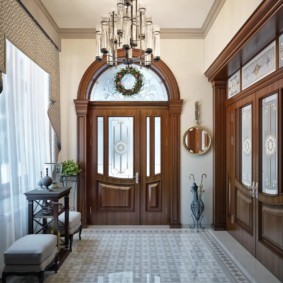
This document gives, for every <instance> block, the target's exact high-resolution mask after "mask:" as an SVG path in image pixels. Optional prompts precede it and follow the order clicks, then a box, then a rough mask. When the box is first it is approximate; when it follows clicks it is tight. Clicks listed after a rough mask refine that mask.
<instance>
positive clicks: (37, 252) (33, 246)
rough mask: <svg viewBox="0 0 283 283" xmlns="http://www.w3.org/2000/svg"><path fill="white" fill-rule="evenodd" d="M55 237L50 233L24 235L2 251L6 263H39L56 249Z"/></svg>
mask: <svg viewBox="0 0 283 283" xmlns="http://www.w3.org/2000/svg"><path fill="white" fill-rule="evenodd" d="M56 245H57V237H56V236H55V235H51V234H31V235H26V236H24V237H22V238H20V239H19V240H17V241H16V242H14V243H13V244H12V245H11V246H10V247H9V248H8V250H7V251H6V252H5V253H4V262H5V264H6V265H10V264H12V265H41V263H43V262H44V261H45V260H46V259H48V258H49V257H50V256H51V257H53V254H54V250H56Z"/></svg>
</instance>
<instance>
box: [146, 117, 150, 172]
mask: <svg viewBox="0 0 283 283" xmlns="http://www.w3.org/2000/svg"><path fill="white" fill-rule="evenodd" d="M146 176H147V177H149V176H150V117H146Z"/></svg>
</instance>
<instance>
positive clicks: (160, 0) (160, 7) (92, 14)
mask: <svg viewBox="0 0 283 283" xmlns="http://www.w3.org/2000/svg"><path fill="white" fill-rule="evenodd" d="M41 2H42V3H43V4H44V6H45V8H46V9H47V11H48V12H49V14H50V15H51V17H52V18H53V19H54V21H55V22H56V24H57V26H58V27H59V28H60V29H65V28H70V29H75V28H95V26H96V24H98V23H99V22H100V19H101V16H103V15H108V13H109V12H110V11H111V10H113V9H114V10H116V3H117V0H41ZM214 2H218V1H217V0H175V1H172V0H142V1H139V3H143V4H144V6H145V7H146V13H147V15H148V16H152V19H153V22H154V23H155V24H157V25H159V26H160V27H161V28H162V29H171V28H172V29H179V28H182V29H184V28H185V29H201V28H202V27H203V24H204V22H205V20H206V18H207V16H208V15H209V12H210V10H211V8H212V7H213V4H214Z"/></svg>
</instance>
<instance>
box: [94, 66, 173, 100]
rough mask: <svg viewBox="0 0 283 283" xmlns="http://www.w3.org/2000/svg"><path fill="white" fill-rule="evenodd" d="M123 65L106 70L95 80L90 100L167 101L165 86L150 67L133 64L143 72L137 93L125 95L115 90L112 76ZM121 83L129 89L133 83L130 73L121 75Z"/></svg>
mask: <svg viewBox="0 0 283 283" xmlns="http://www.w3.org/2000/svg"><path fill="white" fill-rule="evenodd" d="M123 68H125V66H124V65H119V66H117V67H116V68H110V69H108V70H106V71H105V72H104V73H102V75H101V76H100V77H99V78H98V79H97V81H96V82H95V84H94V86H93V89H92V91H91V95H90V100H91V101H168V95H167V91H166V88H165V86H164V84H163V82H162V81H161V79H160V78H159V77H158V76H157V74H156V73H155V72H153V71H152V70H151V69H148V68H143V67H139V66H135V68H137V69H138V70H139V71H140V72H141V73H142V74H143V77H144V79H143V82H144V84H143V86H142V88H141V90H140V92H139V93H137V94H134V95H131V96H126V95H122V94H121V93H119V92H117V91H116V89H115V84H114V77H115V75H116V73H118V72H119V71H120V70H121V69H123ZM122 80H123V85H126V86H127V88H128V89H131V88H132V86H133V85H134V83H135V79H134V78H133V76H132V75H125V76H124V77H123V79H122Z"/></svg>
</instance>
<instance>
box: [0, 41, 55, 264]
mask: <svg viewBox="0 0 283 283" xmlns="http://www.w3.org/2000/svg"><path fill="white" fill-rule="evenodd" d="M6 66H7V68H6V74H3V86H4V89H3V92H2V93H1V94H0V152H1V154H0V227H2V229H4V232H3V233H1V239H0V251H1V252H0V253H3V252H4V250H6V249H7V247H8V246H9V245H10V244H11V243H12V242H14V241H15V240H16V239H17V238H19V237H21V236H23V235H25V234H26V233H27V200H26V198H25V196H24V193H25V192H26V191H29V190H32V189H34V188H35V187H36V182H37V180H39V179H40V171H41V170H42V169H43V164H44V163H45V162H49V161H50V160H51V156H52V155H51V154H52V152H51V151H52V150H51V147H52V145H51V144H52V143H51V136H52V131H51V127H50V123H49V119H48V115H47V110H48V104H49V74H48V73H46V72H45V71H44V70H42V69H41V68H40V67H39V66H38V65H36V64H35V63H34V62H33V61H31V60H30V59H29V58H28V57H27V56H25V55H24V54H23V53H22V52H21V51H19V50H18V49H17V48H16V47H15V46H14V45H13V44H12V43H10V42H9V41H7V42H6ZM2 231H3V230H2ZM1 260H2V259H1ZM0 266H1V262H0Z"/></svg>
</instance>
